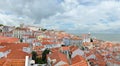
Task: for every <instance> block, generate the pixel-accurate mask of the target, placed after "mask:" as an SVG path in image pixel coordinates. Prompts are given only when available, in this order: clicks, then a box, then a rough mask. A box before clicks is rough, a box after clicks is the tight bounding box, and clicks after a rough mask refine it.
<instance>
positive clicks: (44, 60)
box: [42, 49, 50, 63]
mask: <svg viewBox="0 0 120 66" xmlns="http://www.w3.org/2000/svg"><path fill="white" fill-rule="evenodd" d="M49 52H50V50H49V49H45V50H44V51H43V53H42V61H43V62H44V63H46V62H47V59H46V56H47V54H49Z"/></svg>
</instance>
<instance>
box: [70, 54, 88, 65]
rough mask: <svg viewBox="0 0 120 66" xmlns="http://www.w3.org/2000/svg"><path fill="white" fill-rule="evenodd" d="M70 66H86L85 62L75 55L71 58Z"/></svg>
mask: <svg viewBox="0 0 120 66" xmlns="http://www.w3.org/2000/svg"><path fill="white" fill-rule="evenodd" d="M72 66H88V64H87V61H86V60H85V58H83V57H82V56H80V55H76V56H75V57H74V58H72Z"/></svg>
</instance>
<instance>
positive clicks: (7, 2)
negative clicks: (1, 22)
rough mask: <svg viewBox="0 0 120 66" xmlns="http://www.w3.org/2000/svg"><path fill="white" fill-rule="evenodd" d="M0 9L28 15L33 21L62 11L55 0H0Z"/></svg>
mask: <svg viewBox="0 0 120 66" xmlns="http://www.w3.org/2000/svg"><path fill="white" fill-rule="evenodd" d="M0 10H3V11H4V12H9V13H11V14H12V15H17V16H23V17H29V18H31V19H34V20H35V23H38V22H40V20H41V19H43V18H44V19H45V18H48V17H49V16H52V15H54V14H56V13H57V12H62V11H63V10H62V8H61V5H60V3H59V2H58V1H57V0H0Z"/></svg>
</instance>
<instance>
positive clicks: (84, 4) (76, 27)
mask: <svg viewBox="0 0 120 66" xmlns="http://www.w3.org/2000/svg"><path fill="white" fill-rule="evenodd" d="M119 12H120V1H119V0H92V1H91V0H0V23H1V24H4V25H12V26H13V25H15V26H18V25H19V24H21V23H24V24H25V25H36V26H41V27H44V28H47V29H57V30H65V31H67V32H71V31H72V32H76V33H77V32H98V33H99V32H103V33H104V32H107V33H111V32H112V33H113V32H114V33H116V32H117V33H120V30H119V29H120V23H119V22H120V16H119Z"/></svg>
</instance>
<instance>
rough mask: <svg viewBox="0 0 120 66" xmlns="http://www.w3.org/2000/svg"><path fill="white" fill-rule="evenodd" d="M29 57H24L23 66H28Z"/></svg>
mask: <svg viewBox="0 0 120 66" xmlns="http://www.w3.org/2000/svg"><path fill="white" fill-rule="evenodd" d="M28 64H29V56H26V57H25V66H29V65H28Z"/></svg>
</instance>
